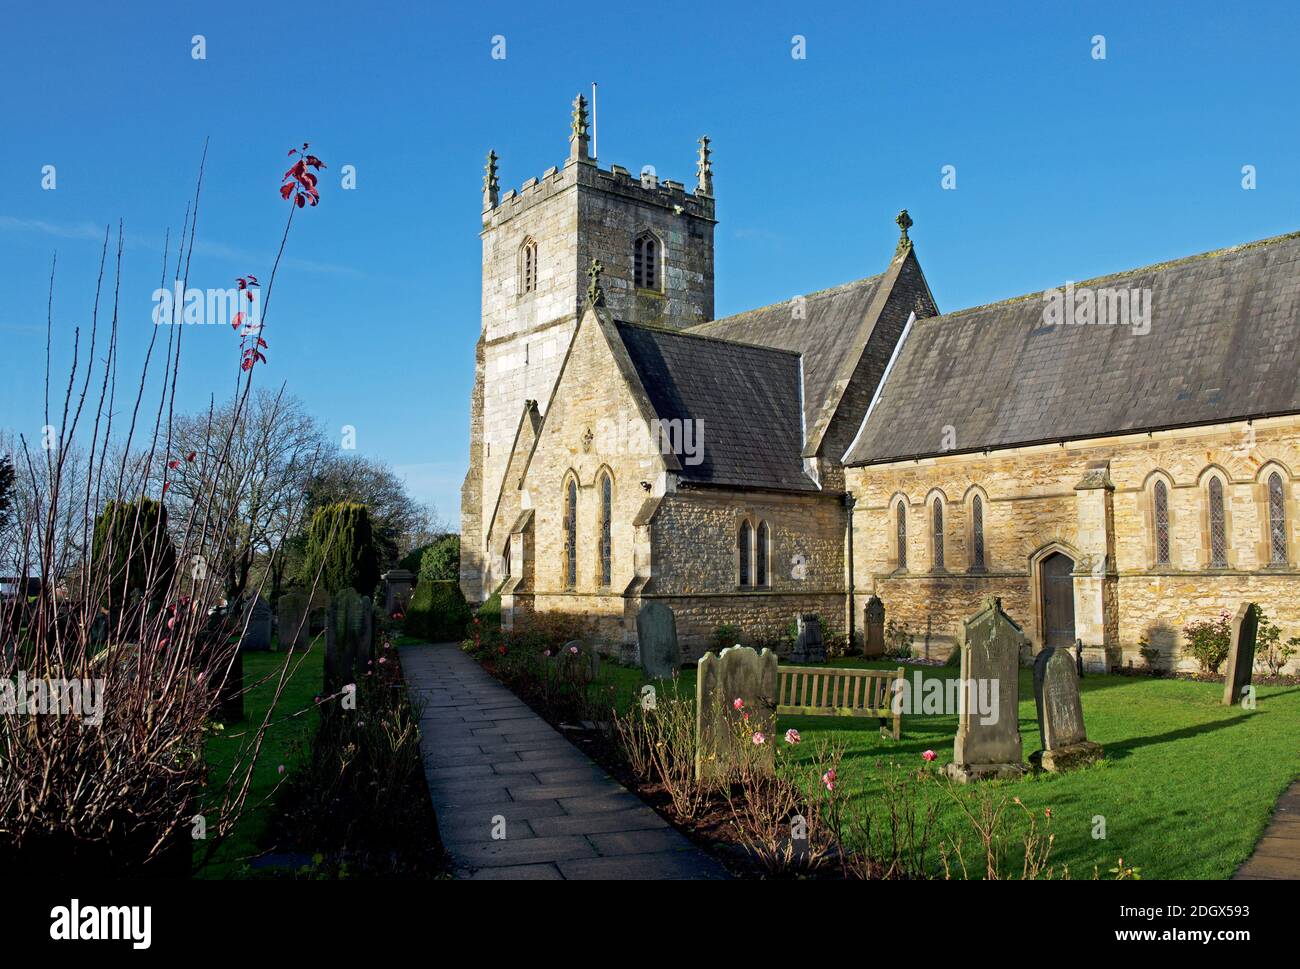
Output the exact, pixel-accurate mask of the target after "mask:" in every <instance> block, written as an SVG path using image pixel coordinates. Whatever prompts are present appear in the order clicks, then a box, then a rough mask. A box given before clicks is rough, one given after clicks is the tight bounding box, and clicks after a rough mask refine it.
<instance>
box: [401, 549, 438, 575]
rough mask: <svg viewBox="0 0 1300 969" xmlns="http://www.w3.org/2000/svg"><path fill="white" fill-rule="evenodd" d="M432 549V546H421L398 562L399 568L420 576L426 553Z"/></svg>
mask: <svg viewBox="0 0 1300 969" xmlns="http://www.w3.org/2000/svg"><path fill="white" fill-rule="evenodd" d="M431 548H433V546H432V545H421V546H419V547H418V548H413V549H411V550H410V551H409V552H407V553H406V554H405V555H403V556H402V557H401V558H400V559H399V560H398V562H397V567H398V568H399V569H406V571H408V572H410V573H412V574H413V575H416V576H419V574H420V563H421V561H422V560H423V559H424V553H425V552H427V551H428V550H429V549H431Z"/></svg>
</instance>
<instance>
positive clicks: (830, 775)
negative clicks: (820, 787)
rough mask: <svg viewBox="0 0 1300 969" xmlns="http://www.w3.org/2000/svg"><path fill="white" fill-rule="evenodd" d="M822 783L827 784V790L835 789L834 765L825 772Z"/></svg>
mask: <svg viewBox="0 0 1300 969" xmlns="http://www.w3.org/2000/svg"><path fill="white" fill-rule="evenodd" d="M822 783H823V784H825V785H826V790H828V791H833V790H835V768H834V767H832V768H831V769H830V770H828V771H827V772H826V773H825V774H823V775H822Z"/></svg>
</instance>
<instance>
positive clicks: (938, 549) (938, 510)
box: [933, 498, 943, 572]
mask: <svg viewBox="0 0 1300 969" xmlns="http://www.w3.org/2000/svg"><path fill="white" fill-rule="evenodd" d="M933 524H934V570H935V571H936V572H941V571H942V570H943V499H942V498H936V499H934V522H933Z"/></svg>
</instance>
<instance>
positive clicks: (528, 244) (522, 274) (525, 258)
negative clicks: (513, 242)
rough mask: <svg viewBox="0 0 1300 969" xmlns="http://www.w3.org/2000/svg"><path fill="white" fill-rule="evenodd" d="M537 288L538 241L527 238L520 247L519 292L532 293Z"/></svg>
mask: <svg viewBox="0 0 1300 969" xmlns="http://www.w3.org/2000/svg"><path fill="white" fill-rule="evenodd" d="M536 289H537V243H536V242H535V241H534V240H532V239H525V240H524V243H523V245H521V246H520V247H519V292H520V293H531V292H534V291H536Z"/></svg>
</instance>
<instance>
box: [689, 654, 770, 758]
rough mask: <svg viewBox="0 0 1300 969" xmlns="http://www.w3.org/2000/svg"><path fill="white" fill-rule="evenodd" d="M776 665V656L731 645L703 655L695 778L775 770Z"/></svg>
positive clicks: (699, 673) (698, 684) (697, 690)
mask: <svg viewBox="0 0 1300 969" xmlns="http://www.w3.org/2000/svg"><path fill="white" fill-rule="evenodd" d="M776 665H777V658H776V653H774V652H772V651H771V650H770V649H764V650H763V651H762V652H761V653H760V652H757V651H755V650H754V649H753V648H751V647H749V646H730V647H728V648H727V649H724V650H723V651H722V652H721V653H705V654H704V655H703V656H701V657H700V660H699V662H698V663H697V664H696V671H697V673H696V678H695V740H696V749H695V777H696V780H698V781H709V780H717V779H721V778H726V777H729V776H730V775H731V772H732V771H733V770H734V769H735V768H736V767H737V766H739V765H741V764H744V763H748V764H751V765H753V766H755V767H758V768H760V769H764V770H767V771H772V770H774V769H775V763H776V737H775V731H776ZM737 700H739V701H740V704H739V707H738V706H737V704H736V701H737ZM746 715H748V717H746Z"/></svg>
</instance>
